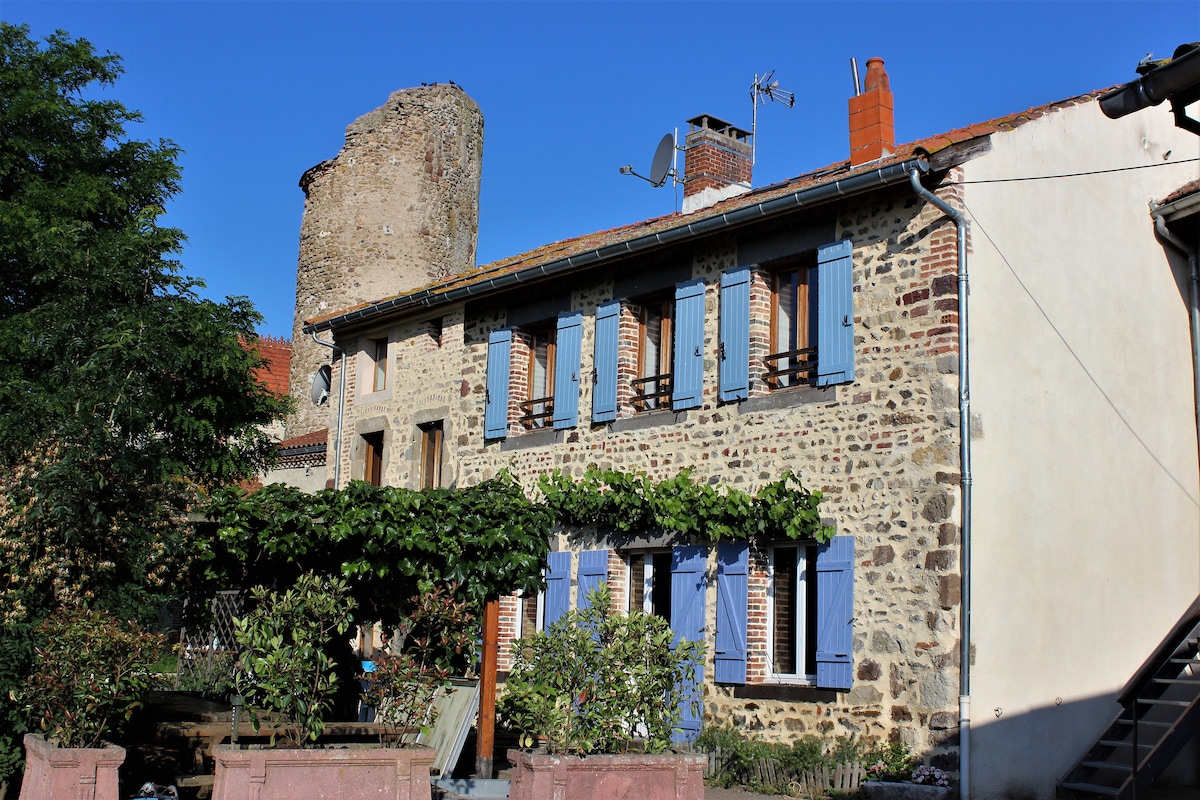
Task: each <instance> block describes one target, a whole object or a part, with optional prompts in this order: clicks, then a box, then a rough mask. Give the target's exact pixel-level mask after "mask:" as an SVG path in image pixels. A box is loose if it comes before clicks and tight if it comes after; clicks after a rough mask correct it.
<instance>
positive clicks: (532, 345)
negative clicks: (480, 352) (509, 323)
mask: <svg viewBox="0 0 1200 800" xmlns="http://www.w3.org/2000/svg"><path fill="white" fill-rule="evenodd" d="M582 336H583V315H582V314H581V313H579V312H578V311H572V312H567V313H564V314H560V315H559V316H558V319H557V320H556V321H555V322H553V323H548V324H547V325H545V326H538V327H537V328H533V329H529V330H523V331H519V332H516V334H515V335H514V332H513V331H512V330H511V329H507V328H506V329H502V330H498V331H492V332H491V333H490V334H488V356H487V392H486V395H485V399H484V437H485V438H488V439H503V438H505V437H506V436H508V434H509V423H510V422H513V423H515V424H516V425H518V426H519V427H518V428H517V430H518V431H520V430H522V429H524V430H530V429H536V428H542V427H549V426H551V425H553V426H554V428H555V429H562V428H571V427H574V426H575V425H576V424H577V422H578V416H579V373H580V368H581V364H580V344H581V342H582Z"/></svg>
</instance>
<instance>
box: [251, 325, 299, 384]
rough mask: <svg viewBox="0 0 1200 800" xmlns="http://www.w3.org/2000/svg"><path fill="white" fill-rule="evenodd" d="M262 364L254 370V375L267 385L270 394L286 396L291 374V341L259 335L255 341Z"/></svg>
mask: <svg viewBox="0 0 1200 800" xmlns="http://www.w3.org/2000/svg"><path fill="white" fill-rule="evenodd" d="M255 348H256V349H257V350H258V354H259V355H260V356H262V358H263V364H262V366H260V367H259V368H258V369H256V370H254V377H255V378H256V379H257V380H258V381H259V382H260V383H265V384H266V385H267V389H269V390H270V391H271V393H272V394H276V395H281V396H283V397H286V396H287V393H288V380H289V377H290V374H291V361H292V343H291V342H290V341H288V340H287V339H276V338H274V337H271V336H260V337H259V339H258V341H257V342H256V343H255Z"/></svg>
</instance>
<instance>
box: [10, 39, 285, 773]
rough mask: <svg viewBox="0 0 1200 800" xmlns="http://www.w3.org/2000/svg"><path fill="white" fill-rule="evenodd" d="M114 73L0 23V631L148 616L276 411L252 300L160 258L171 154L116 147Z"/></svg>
mask: <svg viewBox="0 0 1200 800" xmlns="http://www.w3.org/2000/svg"><path fill="white" fill-rule="evenodd" d="M121 71H122V67H121V63H120V60H119V58H118V57H117V56H115V55H112V54H104V55H101V54H98V53H97V52H96V51H95V50H94V49H93V47H92V45H91V44H89V43H88V42H87V41H85V40H82V39H77V40H73V39H71V38H70V37H69V36H68V35H67V34H65V33H63V32H61V31H60V32H57V33H55V34H53V35H51V36H49V37H47V38H46V39H45V40H44V41H41V42H38V41H35V40H33V39H31V38H30V33H29V29H28V28H27V27H24V26H14V25H9V24H6V23H0V623H2V624H3V625H4V626H5V630H6V631H26V632H27V633H26V634H25V635H26V636H27V635H28V631H30V630H31V625H30V623H31V622H36V621H37V620H39V619H42V618H44V617H45V616H46V615H47V614H48V613H50V611H51V609H52V608H54V607H55V606H56V605H58V604H62V603H82V604H85V605H90V606H96V607H102V608H108V609H110V610H112V611H114V612H115V613H117V614H118V615H119V616H121V617H123V618H126V619H129V618H133V617H137V616H144V615H145V614H146V613H147V611H148V610H151V609H153V608H154V606H155V605H156V603H157V602H158V600H159V599H160V598H161V596H162V595H163V592H164V589H166V588H169V587H168V586H167V584H168V583H169V580H170V578H171V577H172V575H173V574H174V573H175V572H176V571H178V570H179V569H181V565H182V564H184V563H186V561H187V560H188V556H189V551H190V546H191V545H190V534H189V528H188V526H186V525H185V524H183V520H182V512H183V511H184V509H185V508H186V507H187V506H188V504H190V503H191V502H192V501H193V500H194V496H195V493H196V491H197V490H198V489H206V488H209V487H214V486H217V485H220V484H223V483H227V482H229V481H232V480H235V479H238V478H241V477H243V476H246V475H249V474H252V473H253V472H255V471H256V470H257V469H258V468H260V467H261V466H263V465H264V464H265V463H266V461H267V458H268V454H269V452H270V443H269V442H268V441H267V439H266V437H265V435H264V434H263V433H262V432H261V429H260V426H261V425H262V424H264V423H266V422H269V421H270V420H271V419H273V418H275V417H276V416H278V415H279V414H280V413H282V412H283V411H284V410H285V407H286V403H285V401H284V400H283V399H281V398H276V397H272V396H271V395H270V394H269V393H268V391H267V389H266V387H265V386H264V385H262V384H260V383H258V382H257V381H256V380H255V378H254V376H253V372H252V371H253V368H254V367H255V366H256V365H258V364H259V363H260V361H259V357H258V356H257V354H256V353H255V351H254V349H253V346H252V345H253V342H254V339H255V333H254V326H255V325H256V324H257V322H258V321H259V317H258V315H257V314H256V313H255V311H254V309H253V308H252V306H251V305H250V303H249V302H248V301H247V300H245V299H229V300H227V301H226V302H223V303H219V302H215V301H212V300H207V299H202V298H200V297H199V296H198V294H197V291H198V289H200V288H202V284H201V283H200V282H199V281H197V280H195V279H192V278H188V277H186V276H185V275H183V274H182V273H181V271H180V265H179V264H178V262H177V261H175V260H174V259H173V258H172V256H173V255H174V254H176V253H177V252H178V251H179V249H180V245H181V243H182V241H183V234H182V233H181V232H180V231H179V230H177V229H175V228H171V227H165V226H161V225H159V223H158V220H159V217H160V216H161V215H162V214H163V211H164V207H165V205H166V203H167V201H168V200H169V199H170V198H171V197H172V196H173V195H175V194H176V193H177V192H178V191H179V180H180V171H179V167H178V165H177V164H176V158H177V156H178V154H179V149H178V148H177V147H176V146H175V145H174V144H173V143H171V142H169V141H158V142H146V141H139V140H136V139H132V138H129V137H128V136H127V135H126V126H128V125H130V124H132V123H136V122H138V121H139V120H140V116H139V115H138V114H137V113H136V112H134V111H130V110H128V109H126V108H125V107H124V106H123V105H121V103H119V102H117V101H116V100H112V99H108V98H106V97H105V90H106V89H107V88H108V87H109V86H111V85H112V84H113V83H114V81H115V80H116V79H117V77H118V76H119V75H120V74H121ZM13 635H16V634H13ZM0 667H2V668H3V673H2V674H0V696H7V694H8V691H7V690H8V688H10V687H11V686H12V685H14V683H15V682H16V681H18V680H19V677H20V676H19V675H15V674H14V669H16V670H17V671H19V669H20V668H19V665H18V667H12V666H11V665H9V664H8V662H7V660H6V661H5V662H4V664H0ZM3 710H8V711H10V712H11V707H10V708H9V709H3ZM3 722H4V720H0V727H6V726H5V725H4V724H3ZM3 749H4V745H3V744H0V751H2V750H3ZM3 763H5V762H4V754H3V752H0V764H3ZM3 778H4V775H3V774H0V780H2V779H3Z"/></svg>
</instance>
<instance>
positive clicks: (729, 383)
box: [718, 239, 854, 402]
mask: <svg viewBox="0 0 1200 800" xmlns="http://www.w3.org/2000/svg"><path fill="white" fill-rule="evenodd" d="M852 254H853V246H852V244H851V242H850V240H849V239H842V240H839V241H836V242H833V243H831V244H827V245H824V246H822V247H819V248H817V251H816V258H815V264H814V259H813V258H812V256H811V255H810V256H806V257H802V258H789V259H788V260H787V261H784V262H782V263H776V264H766V265H763V266H762V267H761V269H760V271H758V272H757V275H756V278H755V280H753V281H752V280H751V274H750V272H751V271H750V267H737V268H735V269H731V270H728V271H726V272H724V273H722V275H721V298H720V299H721V304H720V311H721V324H720V331H719V345H718V352H719V355H720V360H719V364H720V380H719V395H718V396H719V397H720V399H721V400H722V401H725V402H728V401H732V400H744V399H746V398H747V397H749V396H750V388H751V381H752V378H753V380H754V382H755V385H756V386H758V387H764V388H766V389H767V390H774V389H783V388H788V387H792V386H800V385H804V384H808V383H815V384H816V385H817V386H832V385H834V384H837V383H848V382H850V381H853V380H854V275H853V259H852ZM752 309H753V319H752V318H751V317H752V313H751V312H752ZM768 314H769V319H768V318H767V315H768ZM764 323H766V324H764ZM752 354H753V357H752ZM752 364H753V365H754V366H755V374H754V375H753V376H752V375H751V366H752Z"/></svg>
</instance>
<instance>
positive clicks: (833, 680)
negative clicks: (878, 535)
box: [817, 536, 854, 690]
mask: <svg viewBox="0 0 1200 800" xmlns="http://www.w3.org/2000/svg"><path fill="white" fill-rule="evenodd" d="M853 644H854V537H853V536H835V537H834V538H833V539H831V540H829V541H828V542H826V543H825V544H823V545H819V546H818V548H817V686H819V687H821V688H823V689H843V690H845V689H849V688H850V685H851V683H852V682H853V680H854V676H853V666H854V665H853V663H852V660H851V657H850V655H851V648H852V647H853Z"/></svg>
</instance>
